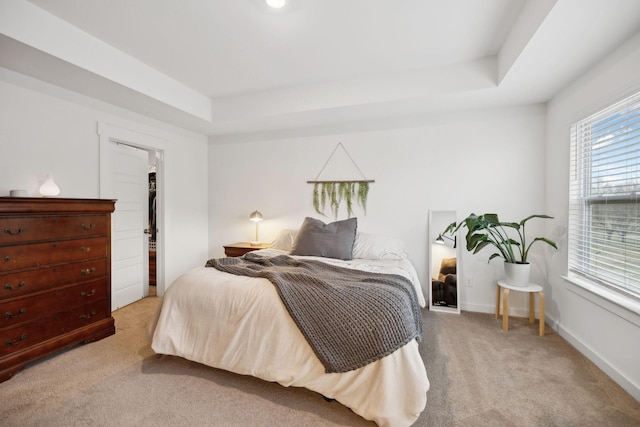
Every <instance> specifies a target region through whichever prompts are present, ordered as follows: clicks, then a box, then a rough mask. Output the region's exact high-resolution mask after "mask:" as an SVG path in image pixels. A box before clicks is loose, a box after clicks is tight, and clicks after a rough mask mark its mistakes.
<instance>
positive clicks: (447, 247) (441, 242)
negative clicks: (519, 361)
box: [427, 210, 462, 313]
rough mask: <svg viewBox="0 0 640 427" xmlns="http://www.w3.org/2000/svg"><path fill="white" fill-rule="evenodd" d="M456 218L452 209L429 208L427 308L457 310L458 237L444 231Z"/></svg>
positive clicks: (458, 279)
mask: <svg viewBox="0 0 640 427" xmlns="http://www.w3.org/2000/svg"><path fill="white" fill-rule="evenodd" d="M456 220H457V219H456V211H451V210H432V211H429V233H428V238H429V241H428V244H427V247H428V248H429V251H428V252H429V277H430V278H431V285H430V286H429V310H433V311H444V312H449V313H460V292H459V290H458V283H462V280H461V279H460V277H459V274H458V259H459V256H458V250H459V245H458V238H457V235H456V234H454V233H453V232H451V231H449V232H445V230H446V229H447V227H448V226H449V225H450V224H452V223H454V222H456Z"/></svg>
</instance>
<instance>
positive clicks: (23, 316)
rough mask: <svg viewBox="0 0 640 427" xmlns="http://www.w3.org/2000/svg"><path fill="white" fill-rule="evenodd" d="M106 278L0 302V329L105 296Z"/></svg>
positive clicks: (47, 315)
mask: <svg viewBox="0 0 640 427" xmlns="http://www.w3.org/2000/svg"><path fill="white" fill-rule="evenodd" d="M107 290H108V282H107V279H106V278H104V279H101V280H95V281H93V282H87V283H83V284H81V285H76V286H71V287H66V288H61V289H56V290H53V291H49V292H45V293H40V294H36V295H33V296H26V297H24V298H16V299H11V300H7V301H5V302H3V303H0V330H1V329H3V328H8V327H11V326H14V325H18V324H20V323H24V322H29V321H31V320H34V319H40V318H44V317H49V316H52V315H54V314H55V313H58V312H62V311H66V310H69V309H71V308H75V307H79V306H83V305H86V304H88V303H91V302H93V301H97V300H102V299H105V298H107V297H108V295H107Z"/></svg>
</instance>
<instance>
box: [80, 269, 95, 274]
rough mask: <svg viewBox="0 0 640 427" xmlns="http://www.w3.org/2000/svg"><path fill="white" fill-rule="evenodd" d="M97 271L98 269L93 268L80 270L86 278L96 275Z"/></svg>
mask: <svg viewBox="0 0 640 427" xmlns="http://www.w3.org/2000/svg"><path fill="white" fill-rule="evenodd" d="M95 271H96V268H95V267H91V268H85V269H84V270H80V273H82V274H84V275H85V276H88V275H90V274H91V273H95Z"/></svg>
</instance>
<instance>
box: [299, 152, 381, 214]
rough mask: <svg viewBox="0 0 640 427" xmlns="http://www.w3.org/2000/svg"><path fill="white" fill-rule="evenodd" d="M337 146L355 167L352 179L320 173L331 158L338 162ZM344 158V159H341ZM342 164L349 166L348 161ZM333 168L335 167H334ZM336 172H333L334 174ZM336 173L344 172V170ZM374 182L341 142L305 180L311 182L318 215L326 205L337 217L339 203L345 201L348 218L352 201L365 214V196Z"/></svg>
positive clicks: (351, 209) (351, 211) (351, 210)
mask: <svg viewBox="0 0 640 427" xmlns="http://www.w3.org/2000/svg"><path fill="white" fill-rule="evenodd" d="M338 148H342V151H341V153H343V154H342V156H343V158H344V156H345V155H346V158H348V160H350V161H351V165H352V166H353V167H355V171H357V172H358V176H357V177H355V178H353V179H323V178H321V175H322V174H323V172H325V169H326V168H327V166H328V165H329V164H330V162H331V161H332V160H334V162H335V163H338V161H339V160H338V157H335V158H334V155H335V154H336V152H337V151H338ZM346 158H345V159H346ZM343 160H344V159H343ZM342 166H343V167H344V166H349V163H348V162H346V164H345V162H344V161H343V164H342ZM334 169H335V167H334ZM335 173H336V172H334V174H335ZM338 173H345V175H346V172H344V171H341V172H338ZM372 182H375V181H374V180H372V179H367V178H366V177H365V176H364V174H363V173H362V171H361V170H360V168H359V167H358V165H357V164H356V162H355V161H354V160H353V158H352V157H351V155H350V154H349V153H348V152H347V149H346V148H344V145H342V143H341V142H340V143H338V145H336V148H334V149H333V152H332V153H331V155H330V156H329V158H328V159H327V161H326V162H325V164H324V166H322V169H320V172H319V173H318V175H317V176H316V178H315V179H314V180H312V181H307V183H308V184H313V207H314V209H315V210H316V212H318V213H319V214H320V215H324V216H326V214H325V213H324V211H325V208H326V206H327V205H329V206H330V207H331V212H332V213H333V215H334V217H335V218H336V219H338V210H339V208H340V204H341V203H342V202H345V204H346V205H347V217H348V218H350V217H351V216H352V215H353V207H354V205H353V204H354V202H355V203H357V204H358V205H360V206H361V207H362V210H363V211H364V214H365V215H366V214H367V197H368V195H369V184H370V183H372Z"/></svg>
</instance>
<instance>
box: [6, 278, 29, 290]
mask: <svg viewBox="0 0 640 427" xmlns="http://www.w3.org/2000/svg"><path fill="white" fill-rule="evenodd" d="M24 285H25V283H24V280H23V281H22V282H20V283H18V286H16V287H15V288H14V287H13V286H11V285H10V284H8V283H7V284H6V285H4V288H5V289H8V290H10V291H17V290H18V289H20V288H21V287H23V286H24Z"/></svg>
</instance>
